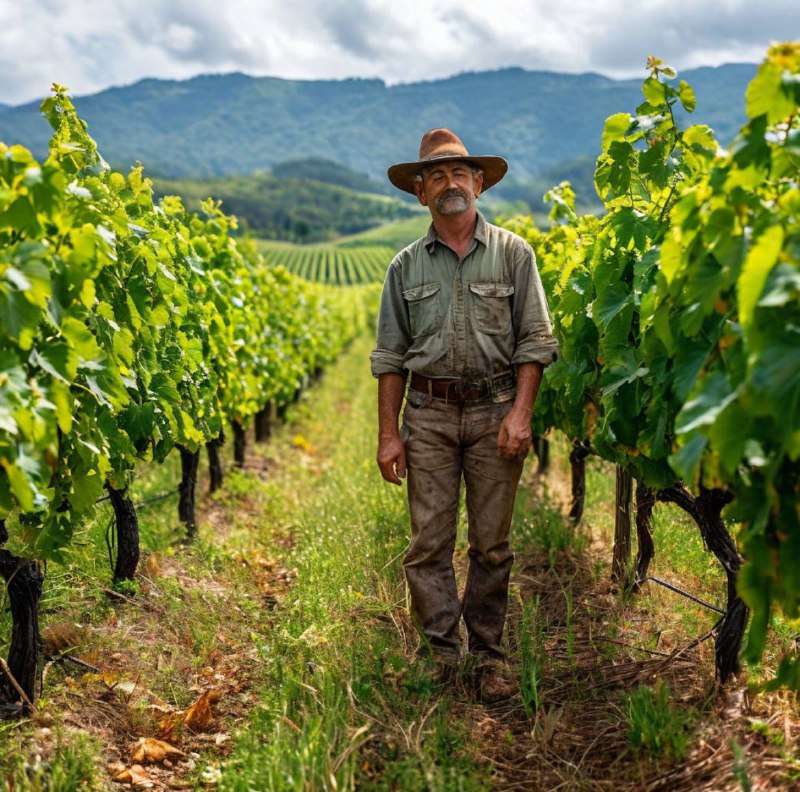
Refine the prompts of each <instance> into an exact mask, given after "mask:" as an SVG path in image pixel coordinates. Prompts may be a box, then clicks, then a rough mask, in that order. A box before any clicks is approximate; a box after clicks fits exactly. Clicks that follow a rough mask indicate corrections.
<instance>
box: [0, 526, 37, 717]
mask: <svg viewBox="0 0 800 792" xmlns="http://www.w3.org/2000/svg"><path fill="white" fill-rule="evenodd" d="M7 540H8V532H7V531H6V526H5V522H4V521H3V520H0V576H1V577H2V578H3V580H5V583H6V588H7V591H8V603H9V607H10V610H11V625H12V626H11V644H10V646H9V649H8V670H9V673H10V674H11V676H12V677H13V678H14V679H15V680H16V682H17V684H18V685H19V686H20V688H21V689H22V690H23V691H24V693H25V695H26V696H27V697H28V700H29V701H33V700H34V697H35V695H36V670H37V667H38V663H39V652H40V646H41V638H40V636H39V600H40V598H41V596H42V583H43V582H44V575H43V574H42V572H41V570H40V569H39V565H38V564H37V563H36V562H35V561H29V560H27V559H25V558H19V557H17V556H15V555H12V554H11V553H9V552H8V550H5V549H4V548H3V547H2V545H3V544H4V543H5V542H6V541H7ZM4 690H10V691H12V692H11V693H10V696H9V698H8V700H10V701H13V700H14V699H15V698H16V695H15V694H16V690H14V686H13V685H12V684H11V682H10V681H8V680H6V678H5V675H0V691H4Z"/></svg>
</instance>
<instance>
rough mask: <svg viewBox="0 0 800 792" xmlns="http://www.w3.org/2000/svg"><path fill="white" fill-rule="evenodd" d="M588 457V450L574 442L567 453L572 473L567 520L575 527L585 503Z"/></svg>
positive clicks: (581, 516) (580, 517)
mask: <svg viewBox="0 0 800 792" xmlns="http://www.w3.org/2000/svg"><path fill="white" fill-rule="evenodd" d="M588 456H589V449H588V448H587V447H586V446H585V445H584V444H583V443H581V442H580V441H578V440H575V441H574V442H573V444H572V451H570V452H569V466H570V470H571V471H572V505H571V506H570V510H569V518H570V520H572V522H573V523H574V524H575V525H577V524H578V523H579V522H580V521H581V519H582V518H583V507H584V504H585V503H586V457H588Z"/></svg>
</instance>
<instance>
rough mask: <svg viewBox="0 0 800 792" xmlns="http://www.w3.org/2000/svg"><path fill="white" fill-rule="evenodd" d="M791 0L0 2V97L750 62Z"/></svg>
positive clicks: (792, 31) (790, 21)
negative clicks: (242, 81) (167, 85)
mask: <svg viewBox="0 0 800 792" xmlns="http://www.w3.org/2000/svg"><path fill="white" fill-rule="evenodd" d="M799 36H800V2H798V0H602V2H599V0H569V2H559V1H558V0H436V2H434V0H347V2H336V0H227V2H225V0H163V1H162V2H157V1H156V0H0V102H5V103H8V104H18V103H21V102H25V101H30V100H34V99H40V98H41V97H42V96H44V95H45V94H46V93H47V91H48V89H49V86H50V83H51V82H53V81H56V82H60V83H62V84H64V85H67V86H68V87H69V88H70V89H71V91H72V92H73V93H74V94H78V95H80V94H87V93H94V92H96V91H98V90H101V89H103V88H106V87H108V86H110V85H123V84H129V83H132V82H135V81H136V80H139V79H141V78H143V77H161V78H176V79H182V78H186V77H191V76H193V75H195V74H201V73H209V72H230V71H243V72H246V73H248V74H253V75H273V76H278V77H290V78H302V79H317V78H341V77H379V78H381V79H383V80H385V81H386V82H388V83H398V82H415V81H419V80H426V79H433V78H438V77H444V76H448V75H451V74H455V73H458V72H462V71H476V70H483V69H494V68H500V67H504V66H522V67H525V68H528V69H550V70H556V71H568V72H582V71H597V72H601V73H603V74H607V75H609V76H613V77H622V76H625V77H628V76H638V75H641V74H642V73H643V66H644V62H645V60H646V57H647V56H648V55H649V54H654V55H657V56H658V57H661V58H663V59H664V60H666V61H667V62H669V63H672V64H673V65H674V66H676V67H677V68H679V69H681V68H689V67H693V66H699V65H718V64H720V63H726V62H734V61H735V62H743V61H746V62H756V61H759V60H760V59H761V56H762V55H763V53H764V51H765V49H766V47H767V46H768V45H769V43H770V42H771V41H777V40H782V39H787V38H795V39H796V38H798V37H799Z"/></svg>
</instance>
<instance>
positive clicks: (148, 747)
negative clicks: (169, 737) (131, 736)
mask: <svg viewBox="0 0 800 792" xmlns="http://www.w3.org/2000/svg"><path fill="white" fill-rule="evenodd" d="M181 756H186V754H185V753H184V752H183V751H181V750H180V748H176V747H175V746H174V745H170V744H169V743H168V742H164V741H163V740H154V739H153V738H152V737H142V738H140V739H139V740H137V741H136V742H135V743H134V744H133V747H132V748H131V760H132V761H134V762H137V763H138V762H146V763H148V764H157V763H158V762H163V761H164V760H165V759H176V758H178V757H181Z"/></svg>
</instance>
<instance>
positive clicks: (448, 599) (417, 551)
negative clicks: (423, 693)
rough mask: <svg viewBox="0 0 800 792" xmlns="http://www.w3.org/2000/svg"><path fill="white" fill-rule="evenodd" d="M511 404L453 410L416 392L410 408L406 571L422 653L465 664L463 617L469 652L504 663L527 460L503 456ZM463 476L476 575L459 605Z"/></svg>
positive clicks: (471, 573)
mask: <svg viewBox="0 0 800 792" xmlns="http://www.w3.org/2000/svg"><path fill="white" fill-rule="evenodd" d="M512 404H513V401H506V402H502V403H493V402H488V403H486V402H481V403H478V404H467V405H464V404H457V403H449V404H447V403H445V402H444V401H443V400H440V399H433V398H431V397H430V396H428V395H427V394H424V393H419V392H417V391H413V390H410V391H409V392H408V398H407V399H406V407H405V410H404V412H403V425H402V427H401V436H402V438H403V442H404V444H405V450H406V464H407V467H408V502H409V510H410V514H411V546H410V548H409V551H408V554H407V555H406V557H405V559H404V561H403V566H404V567H405V572H406V580H407V581H408V587H409V591H410V594H411V612H412V617H413V619H414V623H415V625H416V627H417V630H418V631H419V633H420V637H421V647H420V648H421V649H423V650H424V649H429V650H430V651H431V652H432V653H433V654H434V656H436V657H438V658H440V659H455V658H457V657H458V655H459V653H460V645H459V622H460V619H461V617H462V616H463V617H464V623H465V625H466V628H467V637H468V650H469V652H472V653H476V654H484V655H489V656H494V657H502V656H503V650H502V649H501V639H502V635H503V627H504V624H505V617H506V609H507V605H508V581H509V576H510V574H511V565H512V564H513V561H514V556H513V554H512V552H511V549H510V548H509V544H508V531H509V527H510V525H511V516H512V513H513V510H514V497H515V496H516V492H517V484H518V483H519V478H520V474H521V473H522V464H523V459H522V458H520V457H517V458H514V459H504V458H502V457H500V456H499V455H498V453H497V433H498V431H499V429H500V423H501V421H502V420H503V418H504V417H505V416H506V414H507V413H508V412H509V410H510V409H511V406H512ZM462 476H463V478H464V483H465V487H466V496H467V516H468V522H469V534H468V536H469V552H468V555H469V569H468V572H467V581H466V587H465V590H464V595H463V600H462V601H461V602H459V599H458V591H457V587H456V578H455V573H454V570H453V551H454V549H455V543H456V520H457V514H458V498H459V488H460V485H461V478H462Z"/></svg>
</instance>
